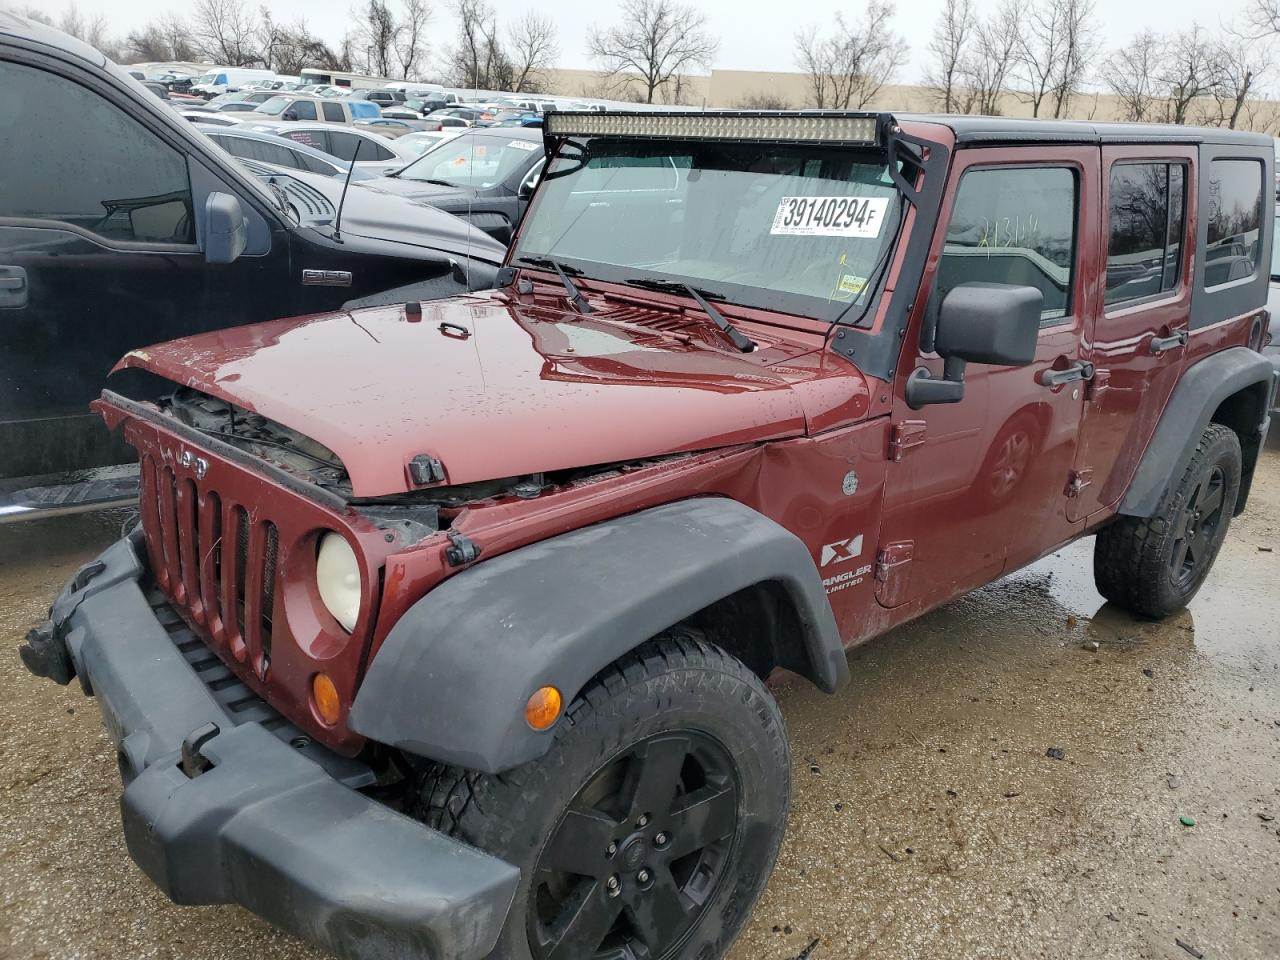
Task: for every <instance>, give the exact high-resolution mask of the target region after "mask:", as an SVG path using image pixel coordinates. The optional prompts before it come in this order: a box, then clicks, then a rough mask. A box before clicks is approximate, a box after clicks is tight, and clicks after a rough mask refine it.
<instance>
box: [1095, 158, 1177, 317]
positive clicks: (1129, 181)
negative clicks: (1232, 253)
mask: <svg viewBox="0 0 1280 960" xmlns="http://www.w3.org/2000/svg"><path fill="white" fill-rule="evenodd" d="M1186 180H1187V176H1186V166H1185V164H1181V163H1117V164H1115V165H1114V166H1113V167H1112V168H1111V182H1110V188H1109V189H1110V199H1109V201H1108V211H1107V221H1108V227H1107V230H1108V233H1107V293H1106V302H1107V303H1121V302H1123V301H1125V300H1137V299H1140V298H1142V297H1151V296H1155V295H1156V294H1159V293H1163V292H1165V291H1167V290H1172V289H1173V288H1174V287H1176V286H1177V285H1178V280H1179V278H1180V275H1181V271H1182V242H1183V239H1182V238H1183V236H1184V233H1185V230H1186V225H1185V222H1184V221H1185V218H1184V215H1183V210H1184V209H1185V207H1186V200H1185V196H1186Z"/></svg>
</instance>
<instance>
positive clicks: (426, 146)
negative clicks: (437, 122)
mask: <svg viewBox="0 0 1280 960" xmlns="http://www.w3.org/2000/svg"><path fill="white" fill-rule="evenodd" d="M461 132H462V131H461V130H434V131H424V132H419V133H406V134H405V135H404V136H403V137H400V138H399V139H398V140H397V141H396V146H398V147H399V148H400V149H401V150H404V151H408V152H411V153H413V155H414V156H422V154H424V153H426V152H427V151H428V150H434V149H435V148H436V147H438V146H439V145H440V144H442V143H444V142H445V141H446V140H452V139H453V138H454V137H456V136H458V135H459V134H460V133H461Z"/></svg>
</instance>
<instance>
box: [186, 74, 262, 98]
mask: <svg viewBox="0 0 1280 960" xmlns="http://www.w3.org/2000/svg"><path fill="white" fill-rule="evenodd" d="M271 76H272V73H271V71H270V70H250V69H248V68H245V67H218V68H217V69H215V70H210V71H209V72H208V73H205V74H202V75H201V76H199V77H196V78H195V80H194V81H193V82H192V84H191V92H192V93H196V94H199V95H200V96H202V97H206V98H213V97H216V96H218V95H219V94H222V93H235V92H237V91H238V90H240V88H241V87H243V86H244V85H245V84H246V83H249V82H250V81H253V80H265V79H270V77H271Z"/></svg>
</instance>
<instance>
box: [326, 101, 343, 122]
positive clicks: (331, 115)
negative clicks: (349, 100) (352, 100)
mask: <svg viewBox="0 0 1280 960" xmlns="http://www.w3.org/2000/svg"><path fill="white" fill-rule="evenodd" d="M320 108H321V110H322V111H323V112H324V118H325V119H326V120H328V121H329V122H330V123H343V122H345V121H346V116H345V115H344V114H343V112H342V104H340V103H322V104H320Z"/></svg>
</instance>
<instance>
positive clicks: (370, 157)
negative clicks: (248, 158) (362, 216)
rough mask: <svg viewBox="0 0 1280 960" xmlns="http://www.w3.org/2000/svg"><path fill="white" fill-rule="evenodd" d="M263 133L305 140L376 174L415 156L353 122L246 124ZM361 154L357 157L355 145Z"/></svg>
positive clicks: (391, 169) (393, 168)
mask: <svg viewBox="0 0 1280 960" xmlns="http://www.w3.org/2000/svg"><path fill="white" fill-rule="evenodd" d="M249 126H250V127H251V128H252V129H255V130H259V131H261V132H263V133H271V134H274V135H276V136H279V137H285V138H287V139H289V140H292V141H294V142H295V143H301V144H305V145H307V146H308V147H312V148H314V149H316V150H319V151H321V152H322V153H326V154H328V155H329V156H331V157H334V158H336V159H338V160H342V161H347V162H350V161H351V160H353V159H354V160H356V168H357V169H359V170H363V171H365V172H367V173H371V174H375V175H386V174H388V173H392V172H394V171H396V170H399V169H400V168H401V167H404V166H405V165H406V164H408V163H410V162H411V161H413V160H414V159H415V157H416V155H415V154H414V153H412V152H411V151H409V150H402V149H400V148H399V147H398V146H397V145H396V141H394V140H391V139H389V138H387V137H385V136H383V135H382V134H381V133H378V132H375V131H373V130H366V129H364V128H363V125H362V124H360V123H356V124H355V125H353V126H350V127H338V126H335V125H334V124H326V123H301V122H299V123H277V124H274V125H271V126H268V125H267V124H262V123H255V124H250V125H249ZM357 145H359V148H360V156H359V159H356V146H357Z"/></svg>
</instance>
